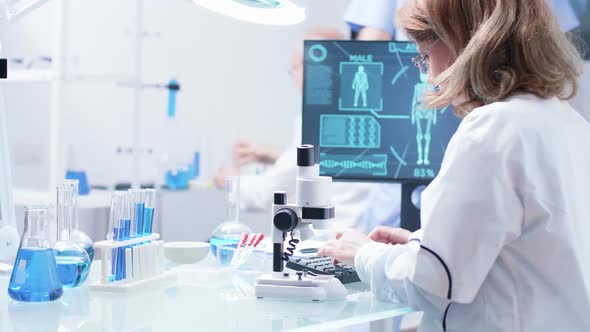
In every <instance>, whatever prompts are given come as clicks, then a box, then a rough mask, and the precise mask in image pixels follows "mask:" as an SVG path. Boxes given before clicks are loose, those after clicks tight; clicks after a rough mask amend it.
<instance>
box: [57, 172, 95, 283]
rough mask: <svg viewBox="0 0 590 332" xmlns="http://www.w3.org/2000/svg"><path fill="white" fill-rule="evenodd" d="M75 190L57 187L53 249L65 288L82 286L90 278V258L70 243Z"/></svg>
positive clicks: (67, 186) (66, 185)
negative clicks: (55, 237)
mask: <svg viewBox="0 0 590 332" xmlns="http://www.w3.org/2000/svg"><path fill="white" fill-rule="evenodd" d="M73 196H74V190H73V188H72V186H70V185H68V184H64V185H62V186H59V187H57V205H56V206H57V211H56V212H57V213H56V214H57V242H56V243H55V246H54V247H53V253H54V254H55V261H56V263H57V273H58V275H59V280H60V281H61V283H62V285H63V287H64V288H74V287H78V286H80V285H81V284H82V283H83V282H84V281H85V280H86V277H88V271H89V270H90V257H89V256H88V254H87V253H86V251H85V250H84V249H83V248H82V247H81V246H79V245H77V244H76V243H74V242H72V241H70V230H71V228H72V219H73V218H72V217H73V215H74V213H73V210H74V202H73Z"/></svg>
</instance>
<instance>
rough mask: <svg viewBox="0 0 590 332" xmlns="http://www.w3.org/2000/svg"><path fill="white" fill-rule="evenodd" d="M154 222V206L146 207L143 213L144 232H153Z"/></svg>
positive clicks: (147, 233) (146, 233)
mask: <svg viewBox="0 0 590 332" xmlns="http://www.w3.org/2000/svg"><path fill="white" fill-rule="evenodd" d="M153 223H154V208H153V207H146V208H145V209H144V214H143V234H144V235H151V234H152V225H153Z"/></svg>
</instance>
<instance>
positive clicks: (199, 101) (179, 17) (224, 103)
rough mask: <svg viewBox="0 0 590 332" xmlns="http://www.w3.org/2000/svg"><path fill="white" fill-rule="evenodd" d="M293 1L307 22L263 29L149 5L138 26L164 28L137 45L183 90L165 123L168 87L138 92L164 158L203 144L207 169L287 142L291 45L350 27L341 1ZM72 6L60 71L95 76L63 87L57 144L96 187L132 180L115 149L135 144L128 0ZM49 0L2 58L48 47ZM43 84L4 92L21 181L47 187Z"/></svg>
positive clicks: (167, 1)
mask: <svg viewBox="0 0 590 332" xmlns="http://www.w3.org/2000/svg"><path fill="white" fill-rule="evenodd" d="M299 2H300V3H301V4H303V5H305V6H306V8H307V12H308V18H307V20H306V22H305V24H302V25H299V26H295V27H268V26H262V25H253V24H248V23H242V22H239V21H235V20H232V19H229V18H225V17H223V16H219V15H217V14H213V13H211V12H209V11H206V10H204V9H201V8H199V7H196V6H194V5H193V4H192V3H191V2H190V1H186V0H144V13H145V29H146V31H147V32H150V33H157V34H158V35H159V37H156V38H147V39H145V40H144V47H143V50H144V53H143V54H144V65H143V68H142V72H143V76H144V80H145V81H146V82H155V83H156V82H157V83H165V82H167V81H168V80H169V79H170V78H173V77H174V78H176V79H178V81H179V82H180V83H181V85H182V90H181V92H180V93H179V95H178V100H177V103H178V105H177V112H178V115H177V117H176V118H174V119H173V120H169V119H167V118H166V107H167V92H165V91H162V90H145V92H144V93H143V95H142V123H141V124H142V128H143V129H142V133H141V136H142V141H143V143H144V147H146V148H147V147H151V148H154V149H156V151H157V152H159V153H167V154H169V155H170V159H171V160H172V161H174V162H181V161H182V162H188V161H190V158H191V155H192V152H193V151H194V150H195V149H200V150H204V153H205V154H206V155H205V156H203V159H204V162H205V164H206V166H207V168H208V169H207V170H206V173H207V174H206V175H208V176H211V175H212V173H213V171H214V169H216V168H217V167H219V166H220V164H221V163H222V162H224V161H225V160H227V159H228V157H229V146H230V145H231V143H232V142H233V141H234V140H236V139H238V138H243V139H251V140H255V141H258V142H260V143H264V144H269V145H272V146H275V147H278V148H280V147H283V146H285V145H286V144H287V143H288V141H289V135H287V134H285V133H288V132H290V131H291V129H292V126H291V123H290V120H291V119H292V117H293V116H294V114H295V113H296V112H298V111H300V96H299V95H298V93H297V90H296V88H295V86H294V84H293V82H292V79H291V78H290V77H289V75H288V69H289V65H290V64H289V61H290V56H291V53H292V50H293V48H294V45H295V42H296V41H297V40H298V39H299V38H301V36H302V34H303V31H304V30H305V29H306V28H309V27H312V26H317V25H323V26H337V27H339V28H341V29H343V30H345V29H346V28H345V25H344V24H343V23H342V21H341V17H342V12H343V10H344V6H345V5H346V1H342V0H322V1H313V0H305V1H299ZM68 3H69V8H70V10H69V13H70V19H69V20H68V30H67V31H68V37H67V44H68V51H67V55H66V59H65V60H66V61H67V70H68V72H69V73H74V74H76V75H77V74H84V75H86V76H88V74H91V75H93V76H95V77H96V76H100V77H101V79H98V80H97V79H94V81H93V82H88V81H86V82H85V83H81V82H75V83H73V82H72V83H68V84H67V87H66V90H65V96H66V98H65V99H66V100H65V105H64V106H65V107H64V109H63V110H62V114H63V116H64V119H63V123H62V125H63V128H64V132H63V134H64V141H65V143H66V144H64V146H63V147H62V148H63V149H64V151H65V149H66V146H72V147H73V148H74V151H75V155H76V163H77V164H78V166H79V167H82V168H84V169H86V170H87V172H88V175H89V177H90V180H91V181H92V182H93V183H94V184H107V185H111V184H113V183H114V182H116V181H119V180H124V179H130V178H131V163H130V158H128V157H121V156H117V155H116V154H115V150H116V148H117V147H118V146H123V147H129V146H131V143H132V132H131V125H132V121H133V113H132V112H133V99H132V98H133V95H132V90H131V89H129V88H125V87H121V86H117V85H116V84H114V83H113V81H117V80H119V81H121V80H124V77H129V76H131V75H132V74H133V38H132V37H133V36H132V35H131V32H132V29H133V22H134V17H135V10H134V6H135V1H131V0H124V1H122V0H101V1H97V0H76V1H69V2H68ZM54 5H55V4H54V3H52V2H50V3H49V4H48V5H46V6H44V7H43V8H41V9H40V10H39V11H37V12H35V13H33V15H30V16H28V17H26V18H25V19H23V20H22V21H21V22H19V23H18V24H16V25H14V26H12V27H10V28H9V29H8V30H7V31H5V33H4V35H5V43H4V46H5V48H4V51H5V55H4V56H7V57H13V56H22V57H27V58H32V57H34V56H38V55H40V54H51V53H52V47H53V46H52V45H53V44H52V41H53V35H52V33H53V21H52V20H53V17H52V15H53V6H54ZM115 76H119V79H113V77H115ZM49 91H50V90H49V88H48V86H47V85H45V84H21V85H9V86H7V87H6V88H5V94H6V99H7V100H8V101H7V104H8V105H7V108H8V113H9V114H8V122H9V135H10V143H11V146H12V147H13V165H14V167H13V168H14V170H13V173H14V176H15V185H16V186H19V187H38V188H44V187H45V186H46V182H47V177H46V169H47V165H48V163H47V156H46V151H47V137H48V132H47V121H48V116H47V114H48V110H49ZM207 155H208V156H207ZM35 156H37V157H35ZM146 163H148V161H147V160H146ZM152 164H153V163H152ZM144 169H145V170H146V172H144V174H143V176H144V177H145V178H151V177H153V176H155V175H156V174H155V170H154V169H153V167H151V166H150V165H147V167H144Z"/></svg>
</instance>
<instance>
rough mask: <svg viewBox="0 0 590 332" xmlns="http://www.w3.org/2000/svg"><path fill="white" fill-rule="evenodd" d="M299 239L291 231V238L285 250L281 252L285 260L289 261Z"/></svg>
mask: <svg viewBox="0 0 590 332" xmlns="http://www.w3.org/2000/svg"><path fill="white" fill-rule="evenodd" d="M298 243H299V240H298V239H296V238H294V237H293V232H291V240H289V246H288V247H287V248H286V249H285V250H286V251H287V252H284V253H283V260H284V261H285V262H288V261H289V258H291V256H293V254H294V253H295V249H297V244H298Z"/></svg>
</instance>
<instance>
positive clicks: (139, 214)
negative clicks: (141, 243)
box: [135, 203, 145, 236]
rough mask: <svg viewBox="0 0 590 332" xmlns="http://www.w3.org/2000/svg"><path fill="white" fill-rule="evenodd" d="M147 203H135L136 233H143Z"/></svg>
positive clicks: (138, 234)
mask: <svg viewBox="0 0 590 332" xmlns="http://www.w3.org/2000/svg"><path fill="white" fill-rule="evenodd" d="M144 206H145V203H135V235H137V236H141V235H143V209H144Z"/></svg>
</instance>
